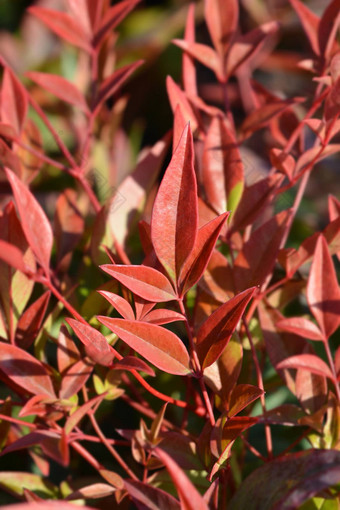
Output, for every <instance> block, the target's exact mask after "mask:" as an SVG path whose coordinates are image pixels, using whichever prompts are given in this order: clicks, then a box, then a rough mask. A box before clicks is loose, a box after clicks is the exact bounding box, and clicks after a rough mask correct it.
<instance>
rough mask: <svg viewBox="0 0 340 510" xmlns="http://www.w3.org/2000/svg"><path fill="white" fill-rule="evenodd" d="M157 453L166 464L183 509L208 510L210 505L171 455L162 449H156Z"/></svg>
mask: <svg viewBox="0 0 340 510" xmlns="http://www.w3.org/2000/svg"><path fill="white" fill-rule="evenodd" d="M155 453H156V455H157V457H159V458H160V459H161V461H162V462H163V463H164V465H165V467H166V469H167V471H168V472H169V474H170V476H171V478H172V480H173V482H174V484H175V487H176V490H177V492H178V496H179V498H180V500H181V508H183V510H184V509H185V510H208V505H207V503H206V502H205V501H204V499H203V496H201V494H200V493H199V492H198V490H197V489H196V487H195V486H194V485H193V484H192V482H191V481H190V480H189V478H188V477H187V475H186V474H185V472H184V471H183V470H182V469H181V468H180V467H179V465H178V464H177V463H176V462H175V461H174V460H173V459H172V458H171V457H170V455H168V454H167V453H165V452H164V451H163V450H161V449H160V448H155Z"/></svg>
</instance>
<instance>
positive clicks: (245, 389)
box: [228, 384, 264, 418]
mask: <svg viewBox="0 0 340 510" xmlns="http://www.w3.org/2000/svg"><path fill="white" fill-rule="evenodd" d="M263 394H264V391H263V390H261V389H260V388H258V387H257V386H253V385H251V384H238V385H237V386H236V387H235V388H234V390H233V391H232V393H231V395H230V400H229V410H228V417H229V418H232V417H233V416H235V414H238V413H240V412H241V411H242V410H243V409H244V408H245V407H247V405H249V404H251V403H252V402H254V400H256V399H258V398H259V397H260V396H261V395H263Z"/></svg>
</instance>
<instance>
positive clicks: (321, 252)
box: [307, 235, 340, 338]
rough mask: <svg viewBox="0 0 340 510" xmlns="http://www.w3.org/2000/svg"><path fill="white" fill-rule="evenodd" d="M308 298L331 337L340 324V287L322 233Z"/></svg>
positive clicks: (325, 331)
mask: <svg viewBox="0 0 340 510" xmlns="http://www.w3.org/2000/svg"><path fill="white" fill-rule="evenodd" d="M307 300H308V304H309V307H310V309H311V311H312V313H313V315H314V317H315V318H316V320H317V322H318V324H319V326H320V328H321V330H322V332H323V334H324V335H325V336H326V338H329V337H330V336H331V335H332V333H334V331H335V330H336V329H337V328H338V327H339V325H340V288H339V284H338V281H337V277H336V272H335V268H334V265H333V261H332V257H331V255H330V253H329V250H328V246H327V242H326V239H325V238H324V236H322V235H321V236H320V237H319V239H318V241H317V244H316V249H315V253H314V257H313V262H312V266H311V269H310V273H309V279H308V285H307Z"/></svg>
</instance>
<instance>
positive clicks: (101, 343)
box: [65, 318, 114, 366]
mask: <svg viewBox="0 0 340 510" xmlns="http://www.w3.org/2000/svg"><path fill="white" fill-rule="evenodd" d="M65 320H66V322H67V323H68V324H69V325H70V326H71V328H72V329H73V331H74V332H75V334H76V335H77V337H78V338H79V340H81V342H82V343H83V344H84V345H85V349H86V352H87V354H88V356H89V357H90V358H91V359H92V360H93V361H95V362H96V363H98V364H99V365H105V366H108V365H110V364H111V362H112V360H113V358H114V354H113V352H112V349H111V347H110V345H109V344H108V343H107V341H106V338H105V336H104V335H102V334H101V333H100V332H99V331H97V330H96V329H94V328H92V327H91V326H89V325H88V324H84V323H82V322H79V321H77V320H75V319H70V318H67V319H65Z"/></svg>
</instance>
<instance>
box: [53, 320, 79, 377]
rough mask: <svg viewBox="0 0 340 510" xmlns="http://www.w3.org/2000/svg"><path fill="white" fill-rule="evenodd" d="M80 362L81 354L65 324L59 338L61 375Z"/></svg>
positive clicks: (58, 353) (58, 359)
mask: <svg viewBox="0 0 340 510" xmlns="http://www.w3.org/2000/svg"><path fill="white" fill-rule="evenodd" d="M79 360H80V353H79V351H78V349H77V347H76V345H75V343H74V342H73V340H72V338H71V335H70V333H69V332H68V330H67V328H66V326H65V324H62V325H61V328H60V331H59V336H58V350H57V361H58V370H59V372H60V373H62V372H64V371H66V370H67V369H68V368H69V367H70V366H71V365H73V364H74V363H76V362H77V361H79Z"/></svg>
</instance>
